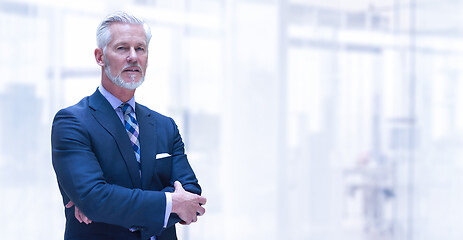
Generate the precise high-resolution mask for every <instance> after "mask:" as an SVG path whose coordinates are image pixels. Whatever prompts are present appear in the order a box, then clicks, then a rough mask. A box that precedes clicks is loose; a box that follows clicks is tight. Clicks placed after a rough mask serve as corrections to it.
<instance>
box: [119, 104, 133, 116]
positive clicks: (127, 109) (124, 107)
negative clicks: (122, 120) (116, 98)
mask: <svg viewBox="0 0 463 240" xmlns="http://www.w3.org/2000/svg"><path fill="white" fill-rule="evenodd" d="M121 107H122V112H123V113H124V115H127V114H130V112H131V111H132V110H131V107H130V104H128V103H123V104H121Z"/></svg>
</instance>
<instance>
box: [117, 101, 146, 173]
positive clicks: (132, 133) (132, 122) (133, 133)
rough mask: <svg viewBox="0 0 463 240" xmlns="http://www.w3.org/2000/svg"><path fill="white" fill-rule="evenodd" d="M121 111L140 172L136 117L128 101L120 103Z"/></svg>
mask: <svg viewBox="0 0 463 240" xmlns="http://www.w3.org/2000/svg"><path fill="white" fill-rule="evenodd" d="M121 107H122V113H123V114H124V125H125V130H127V134H128V135H129V138H130V142H131V143H132V147H133V151H134V152H135V157H136V158H137V162H138V170H140V174H141V164H140V141H139V140H138V133H139V131H138V130H139V129H138V123H137V119H135V116H134V115H133V113H132V107H131V106H130V104H128V103H123V104H121Z"/></svg>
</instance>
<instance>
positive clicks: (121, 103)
mask: <svg viewBox="0 0 463 240" xmlns="http://www.w3.org/2000/svg"><path fill="white" fill-rule="evenodd" d="M150 38H151V33H150V30H149V27H148V26H147V25H146V24H145V23H144V22H143V21H142V20H140V19H138V18H137V17H135V16H132V15H129V14H127V13H123V12H117V13H114V14H112V15H109V16H108V17H107V18H106V19H104V20H103V22H102V23H101V24H100V26H99V28H98V31H97V42H98V48H97V49H95V59H96V62H97V64H98V65H99V66H101V70H102V71H101V85H100V86H99V87H98V89H97V90H96V91H95V93H93V95H91V96H88V97H85V98H83V99H82V100H81V101H80V102H79V103H77V104H76V105H73V106H70V107H68V108H65V109H62V110H60V111H59V112H58V113H57V114H56V116H55V118H54V121H53V127H52V134H51V140H52V161H53V167H54V169H55V172H56V176H57V180H58V185H59V188H60V191H61V195H62V197H63V203H64V204H65V205H66V209H65V215H66V230H65V237H64V238H65V239H86V240H88V239H95V240H97V239H98V240H101V239H124V240H125V239H150V238H151V239H157V240H171V239H177V237H176V232H175V223H177V222H181V223H182V224H190V223H192V222H195V221H196V220H197V215H199V216H200V215H203V214H204V212H205V209H204V208H203V207H202V205H204V204H205V203H206V199H205V198H204V197H201V196H199V195H200V193H201V188H200V186H199V184H198V180H197V179H196V176H195V174H194V172H193V170H192V169H191V167H190V165H189V163H188V160H187V157H186V155H185V153H184V145H183V142H182V139H181V137H180V134H179V131H178V129H177V126H176V124H175V122H174V121H173V120H172V119H171V118H169V117H166V116H163V115H161V114H159V113H157V112H154V111H152V110H150V109H148V108H147V107H145V106H143V105H140V104H138V103H136V102H135V99H134V93H135V89H136V88H137V87H138V86H139V85H140V84H141V83H142V82H143V80H144V77H145V72H146V67H147V61H148V44H149V41H150ZM185 190H186V191H185Z"/></svg>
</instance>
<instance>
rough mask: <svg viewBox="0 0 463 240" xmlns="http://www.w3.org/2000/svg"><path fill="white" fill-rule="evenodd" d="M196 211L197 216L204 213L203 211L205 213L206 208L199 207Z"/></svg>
mask: <svg viewBox="0 0 463 240" xmlns="http://www.w3.org/2000/svg"><path fill="white" fill-rule="evenodd" d="M196 212H197V213H198V216H202V215H204V213H206V209H205V208H203V207H199V208H198V209H197V210H196Z"/></svg>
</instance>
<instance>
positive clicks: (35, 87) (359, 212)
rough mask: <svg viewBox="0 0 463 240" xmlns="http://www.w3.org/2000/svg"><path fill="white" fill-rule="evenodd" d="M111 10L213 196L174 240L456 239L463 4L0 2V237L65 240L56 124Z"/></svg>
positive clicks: (459, 232) (146, 96)
mask: <svg viewBox="0 0 463 240" xmlns="http://www.w3.org/2000/svg"><path fill="white" fill-rule="evenodd" d="M114 10H126V11H129V12H132V13H134V14H137V15H139V16H141V17H142V18H144V19H145V20H146V21H147V22H148V23H149V24H150V25H151V29H152V32H153V38H152V41H151V44H150V57H149V67H148V71H147V79H146V81H145V83H144V84H143V85H142V86H141V87H140V89H139V90H137V94H136V96H137V101H138V102H140V103H142V104H144V105H147V106H148V107H150V108H152V109H154V110H156V111H159V112H160V113H163V114H166V115H169V116H172V117H174V119H175V120H176V121H177V123H178V124H179V127H180V130H181V133H182V136H183V138H184V141H185V143H186V147H187V154H188V156H189V159H190V162H191V164H192V166H193V168H194V170H195V171H196V173H197V176H198V178H199V181H200V184H201V185H202V186H203V189H204V195H205V196H207V197H208V204H207V213H206V215H205V216H203V217H201V218H200V220H199V221H198V222H197V223H195V224H193V225H191V226H188V227H179V228H178V233H179V236H180V239H188V240H194V239H198V240H199V239H201V240H216V239H226V240H228V239H230V240H232V239H250V240H258V239H265V240H276V239H294V240H299V239H322V240H338V239H339V240H340V239H343V240H359V239H360V240H361V239H368V240H405V239H406V240H435V239H446V240H457V239H462V238H463V228H462V227H461V222H462V220H463V204H461V203H462V202H463V181H462V180H463V158H462V157H463V153H462V150H461V149H463V97H462V96H463V94H462V93H463V66H462V65H463V64H462V63H463V27H462V26H463V22H462V16H463V14H462V12H463V1H461V0H350V1H342V0H329V1H328V0H324V1H320V0H319V1H316V0H273V1H272V0H118V1H115V0H98V1H97V0H79V1H58V0H56V1H53V0H37V1H32V0H15V1H13V0H0V56H1V57H0V73H1V75H0V109H2V110H1V111H0V112H1V115H0V190H1V194H0V233H1V234H0V236H1V238H2V239H62V237H63V231H64V216H63V206H62V203H61V197H60V195H59V191H58V186H57V184H56V179H55V176H54V172H53V169H52V166H51V157H50V128H51V122H52V119H53V116H54V114H55V113H56V111H58V110H59V109H60V108H63V107H66V106H69V105H71V104H74V103H76V102H77V101H78V100H80V99H81V98H82V97H84V96H87V95H90V94H92V93H93V91H95V89H96V87H97V86H98V85H99V80H100V72H99V71H100V70H99V67H98V66H97V65H96V63H95V60H94V57H93V50H94V48H95V46H96V43H95V31H96V27H97V25H98V24H99V22H100V20H101V19H102V18H103V17H104V16H105V15H107V14H108V13H110V12H112V11H114Z"/></svg>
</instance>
